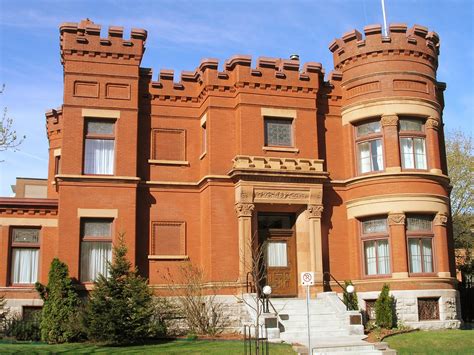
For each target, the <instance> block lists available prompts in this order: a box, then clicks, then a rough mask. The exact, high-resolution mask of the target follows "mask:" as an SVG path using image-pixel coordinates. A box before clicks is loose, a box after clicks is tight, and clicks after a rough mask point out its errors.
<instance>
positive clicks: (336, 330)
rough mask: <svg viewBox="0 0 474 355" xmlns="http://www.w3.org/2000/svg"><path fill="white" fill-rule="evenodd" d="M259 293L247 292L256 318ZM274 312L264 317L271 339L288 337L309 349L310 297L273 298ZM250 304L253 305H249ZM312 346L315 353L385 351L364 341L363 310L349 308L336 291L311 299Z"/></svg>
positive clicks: (250, 312) (286, 340)
mask: <svg viewBox="0 0 474 355" xmlns="http://www.w3.org/2000/svg"><path fill="white" fill-rule="evenodd" d="M254 298H255V295H252V294H248V295H244V299H245V302H244V303H245V304H246V305H247V310H248V311H249V314H250V316H251V318H252V319H253V320H254V321H255V320H256V312H255V305H253V307H252V303H251V302H252V300H254ZM271 304H272V305H273V307H272V306H270V307H269V308H270V314H265V315H263V316H261V317H260V319H261V320H260V324H266V327H267V334H268V338H269V340H270V341H285V342H287V343H290V344H299V345H301V346H300V347H299V348H298V349H299V350H300V351H301V353H306V354H307V353H308V328H307V312H306V300H305V299H295V298H272V299H271ZM249 305H250V306H249ZM309 314H310V334H311V348H312V349H313V354H326V353H327V354H366V355H371V354H382V353H383V352H382V351H381V350H379V349H377V348H376V347H375V346H374V344H370V343H367V342H365V341H363V339H364V338H365V335H364V328H363V325H362V324H361V317H360V313H359V312H357V311H347V310H346V307H345V305H344V304H343V303H342V301H341V300H340V299H339V297H338V296H337V294H336V293H335V292H324V293H320V294H318V296H317V297H316V299H311V300H310V302H309Z"/></svg>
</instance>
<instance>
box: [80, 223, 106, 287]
mask: <svg viewBox="0 0 474 355" xmlns="http://www.w3.org/2000/svg"><path fill="white" fill-rule="evenodd" d="M110 261H112V220H111V219H102V218H84V219H82V220H81V282H93V281H94V280H96V279H97V277H98V276H99V274H102V275H104V276H105V277H107V276H108V268H107V262H110Z"/></svg>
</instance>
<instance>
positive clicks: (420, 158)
mask: <svg viewBox="0 0 474 355" xmlns="http://www.w3.org/2000/svg"><path fill="white" fill-rule="evenodd" d="M414 142H415V144H414V145H415V166H416V168H417V169H426V153H425V140H424V139H423V138H415V139H414Z"/></svg>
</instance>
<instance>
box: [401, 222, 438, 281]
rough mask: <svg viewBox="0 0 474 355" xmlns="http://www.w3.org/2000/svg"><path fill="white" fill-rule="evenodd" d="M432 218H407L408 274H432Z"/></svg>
mask: <svg viewBox="0 0 474 355" xmlns="http://www.w3.org/2000/svg"><path fill="white" fill-rule="evenodd" d="M432 220H433V218H432V216H428V215H415V216H407V227H406V228H407V238H408V254H409V267H410V273H432V272H434V266H433V232H432Z"/></svg>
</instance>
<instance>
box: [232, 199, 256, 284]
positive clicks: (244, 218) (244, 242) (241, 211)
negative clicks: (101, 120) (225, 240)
mask: <svg viewBox="0 0 474 355" xmlns="http://www.w3.org/2000/svg"><path fill="white" fill-rule="evenodd" d="M254 208H255V205H254V204H252V203H242V202H239V203H236V204H235V211H236V212H237V218H238V220H239V281H240V282H241V283H242V284H244V283H245V281H246V277H247V272H249V271H251V269H252V212H253V210H254Z"/></svg>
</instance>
